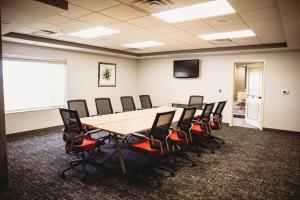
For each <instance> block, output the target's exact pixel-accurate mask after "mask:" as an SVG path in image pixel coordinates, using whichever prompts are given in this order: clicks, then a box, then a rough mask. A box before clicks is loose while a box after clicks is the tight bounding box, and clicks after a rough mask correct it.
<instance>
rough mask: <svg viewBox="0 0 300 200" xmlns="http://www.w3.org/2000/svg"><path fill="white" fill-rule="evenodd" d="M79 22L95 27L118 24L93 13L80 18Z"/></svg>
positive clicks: (113, 20)
mask: <svg viewBox="0 0 300 200" xmlns="http://www.w3.org/2000/svg"><path fill="white" fill-rule="evenodd" d="M77 20H79V21H82V22H85V23H89V24H95V25H107V24H112V23H115V22H117V20H115V19H113V18H110V17H107V16H105V15H102V14H99V13H92V14H89V15H86V16H83V17H79V18H78V19H77Z"/></svg>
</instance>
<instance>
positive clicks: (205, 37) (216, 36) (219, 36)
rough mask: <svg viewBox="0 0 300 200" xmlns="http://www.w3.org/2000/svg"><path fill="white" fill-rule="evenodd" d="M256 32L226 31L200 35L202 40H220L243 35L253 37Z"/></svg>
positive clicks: (248, 30)
mask: <svg viewBox="0 0 300 200" xmlns="http://www.w3.org/2000/svg"><path fill="white" fill-rule="evenodd" d="M253 36H255V33H254V32H253V31H252V30H250V29H247V30H241V31H232V32H225V33H212V34H205V35H198V37H199V38H201V39H202V40H220V39H233V38H243V37H253Z"/></svg>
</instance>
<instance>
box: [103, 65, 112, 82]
mask: <svg viewBox="0 0 300 200" xmlns="http://www.w3.org/2000/svg"><path fill="white" fill-rule="evenodd" d="M111 76H112V74H111V69H109V68H105V69H104V71H103V72H102V78H103V79H104V80H106V81H109V80H110V79H111Z"/></svg>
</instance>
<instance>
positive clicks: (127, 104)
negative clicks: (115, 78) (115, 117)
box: [121, 96, 136, 112]
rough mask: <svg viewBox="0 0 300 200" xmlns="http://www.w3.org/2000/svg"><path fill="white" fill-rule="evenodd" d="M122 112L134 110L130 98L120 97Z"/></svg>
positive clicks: (131, 98)
mask: <svg viewBox="0 0 300 200" xmlns="http://www.w3.org/2000/svg"><path fill="white" fill-rule="evenodd" d="M121 103H122V108H123V112H127V111H134V110H136V108H135V104H134V101H133V97H132V96H123V97H121Z"/></svg>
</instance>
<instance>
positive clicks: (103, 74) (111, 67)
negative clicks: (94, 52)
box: [98, 62, 117, 87]
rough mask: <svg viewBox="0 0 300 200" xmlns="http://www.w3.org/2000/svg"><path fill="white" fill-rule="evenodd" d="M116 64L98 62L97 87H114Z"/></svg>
mask: <svg viewBox="0 0 300 200" xmlns="http://www.w3.org/2000/svg"><path fill="white" fill-rule="evenodd" d="M116 67H117V66H116V64H113V63H102V62H99V66H98V87H116V73H117V72H116V71H117V70H116Z"/></svg>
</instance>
